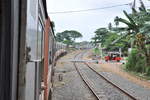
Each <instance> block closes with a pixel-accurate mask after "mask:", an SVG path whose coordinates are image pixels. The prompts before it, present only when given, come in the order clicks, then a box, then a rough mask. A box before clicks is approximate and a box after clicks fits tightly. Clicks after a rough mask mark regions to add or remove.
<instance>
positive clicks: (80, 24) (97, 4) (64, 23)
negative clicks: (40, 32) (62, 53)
mask: <svg viewBox="0 0 150 100" xmlns="http://www.w3.org/2000/svg"><path fill="white" fill-rule="evenodd" d="M131 2H133V0H47V11H48V13H49V16H50V19H51V20H52V21H54V22H55V33H57V32H63V31H65V30H77V31H79V32H80V33H82V35H83V37H82V38H80V39H77V41H78V42H79V41H90V40H91V38H92V37H93V36H94V31H95V30H96V29H98V28H101V27H108V23H109V22H112V25H113V26H115V25H114V24H113V20H114V18H115V17H116V16H119V17H122V18H125V16H124V14H123V10H126V11H127V12H131V9H130V6H129V5H124V6H120V7H114V8H109V9H101V10H95V11H88V12H77V13H63V14H58V13H57V14H51V13H50V12H62V11H74V10H84V9H91V8H101V7H108V6H114V5H120V4H127V3H131ZM143 2H144V4H145V5H146V6H150V1H148V0H143ZM136 4H137V6H139V1H138V0H137V3H136ZM121 25H122V26H123V24H121Z"/></svg>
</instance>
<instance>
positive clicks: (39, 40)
mask: <svg viewBox="0 0 150 100" xmlns="http://www.w3.org/2000/svg"><path fill="white" fill-rule="evenodd" d="M42 35H43V28H42V24H41V22H39V23H38V34H37V58H38V59H41V57H42V40H43V39H42V37H43V36H42Z"/></svg>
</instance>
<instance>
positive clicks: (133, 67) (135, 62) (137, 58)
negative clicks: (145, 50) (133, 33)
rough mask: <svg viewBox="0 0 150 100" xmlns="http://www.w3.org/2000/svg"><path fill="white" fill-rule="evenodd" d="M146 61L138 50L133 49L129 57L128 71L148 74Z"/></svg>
mask: <svg viewBox="0 0 150 100" xmlns="http://www.w3.org/2000/svg"><path fill="white" fill-rule="evenodd" d="M145 64H146V59H145V56H143V55H142V54H140V53H139V52H138V51H137V50H136V49H133V50H132V52H131V54H130V55H129V57H128V59H127V63H126V69H127V70H129V71H134V72H139V73H146V72H147V71H146V68H147V67H145Z"/></svg>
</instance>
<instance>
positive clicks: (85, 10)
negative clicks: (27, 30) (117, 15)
mask: <svg viewBox="0 0 150 100" xmlns="http://www.w3.org/2000/svg"><path fill="white" fill-rule="evenodd" d="M129 4H130V3H126V4H120V5H113V6H107V7H100V8H90V9H84V10H72V11H71V10H70V11H58V12H49V13H48V14H63V13H77V12H87V11H94V10H102V9H109V8H115V7H119V6H125V5H129Z"/></svg>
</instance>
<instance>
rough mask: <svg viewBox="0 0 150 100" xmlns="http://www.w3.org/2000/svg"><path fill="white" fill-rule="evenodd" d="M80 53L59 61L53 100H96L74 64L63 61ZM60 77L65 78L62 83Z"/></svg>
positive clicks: (69, 55)
mask: <svg viewBox="0 0 150 100" xmlns="http://www.w3.org/2000/svg"><path fill="white" fill-rule="evenodd" d="M78 53H79V51H77V52H72V53H69V54H67V55H66V56H64V57H62V58H61V59H60V60H58V62H57V65H56V67H55V76H54V89H53V94H52V100H96V98H95V97H94V96H93V94H92V93H91V91H90V90H89V89H88V87H87V86H86V85H85V83H84V82H83V81H82V80H81V78H80V76H79V75H78V74H77V72H76V70H75V67H74V65H73V63H72V62H63V61H62V60H64V59H65V60H69V59H73V58H74V56H75V55H76V54H78ZM59 76H63V77H62V78H63V79H62V81H59Z"/></svg>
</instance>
